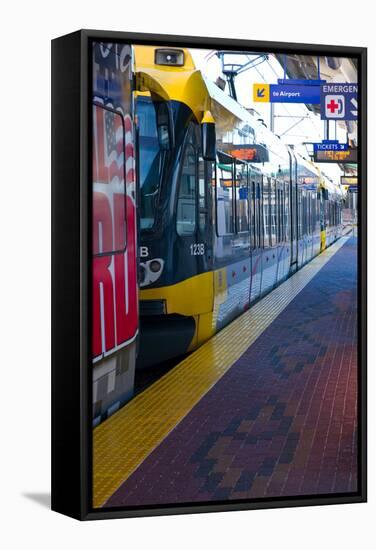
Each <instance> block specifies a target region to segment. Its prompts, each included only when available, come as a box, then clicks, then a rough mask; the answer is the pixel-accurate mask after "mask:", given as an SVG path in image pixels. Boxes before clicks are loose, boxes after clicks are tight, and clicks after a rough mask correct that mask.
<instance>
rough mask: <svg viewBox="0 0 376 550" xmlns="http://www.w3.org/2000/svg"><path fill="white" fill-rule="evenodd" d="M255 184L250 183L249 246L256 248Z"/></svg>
mask: <svg viewBox="0 0 376 550" xmlns="http://www.w3.org/2000/svg"><path fill="white" fill-rule="evenodd" d="M255 199H256V184H255V182H254V181H251V182H250V200H251V203H250V220H249V221H250V228H249V231H250V237H251V246H252V247H253V248H256V246H257V243H256V201H255Z"/></svg>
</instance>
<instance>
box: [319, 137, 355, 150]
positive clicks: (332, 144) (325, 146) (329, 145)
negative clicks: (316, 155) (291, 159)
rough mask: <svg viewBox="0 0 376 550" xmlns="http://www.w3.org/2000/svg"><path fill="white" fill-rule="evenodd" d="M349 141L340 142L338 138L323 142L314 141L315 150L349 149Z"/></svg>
mask: <svg viewBox="0 0 376 550" xmlns="http://www.w3.org/2000/svg"><path fill="white" fill-rule="evenodd" d="M348 148H349V145H348V143H339V141H337V140H329V139H326V140H322V142H321V143H314V144H313V150H314V151H315V152H317V151H347V150H348Z"/></svg>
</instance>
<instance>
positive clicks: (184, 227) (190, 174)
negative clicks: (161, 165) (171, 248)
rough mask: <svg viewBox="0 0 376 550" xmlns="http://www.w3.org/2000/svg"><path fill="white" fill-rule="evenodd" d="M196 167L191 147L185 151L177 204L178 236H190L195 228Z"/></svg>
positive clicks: (193, 151)
mask: <svg viewBox="0 0 376 550" xmlns="http://www.w3.org/2000/svg"><path fill="white" fill-rule="evenodd" d="M196 178H197V165H196V155H195V150H194V148H193V146H192V145H190V144H189V145H188V146H187V147H186V149H185V154H184V161H183V166H182V171H181V175H180V184H179V195H178V202H177V218H176V230H177V232H178V234H179V235H181V236H185V235H192V234H193V233H194V231H195V228H196Z"/></svg>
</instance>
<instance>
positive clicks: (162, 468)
mask: <svg viewBox="0 0 376 550" xmlns="http://www.w3.org/2000/svg"><path fill="white" fill-rule="evenodd" d="M356 253H357V242H356V238H352V239H350V240H349V241H348V242H347V243H346V244H345V245H344V246H343V247H342V248H341V249H340V250H339V251H338V252H337V254H336V255H335V256H334V257H333V258H332V259H331V260H330V261H329V262H328V263H327V264H326V265H325V266H324V267H323V268H322V269H321V270H320V271H319V273H318V274H317V275H316V277H315V278H314V279H313V280H312V281H311V282H310V283H309V284H308V285H307V286H306V287H305V288H304V289H303V290H302V292H301V293H300V294H299V295H298V296H297V298H295V299H294V300H293V301H292V302H291V303H290V305H289V306H288V307H287V308H286V309H285V310H284V311H283V313H281V314H280V315H279V317H278V318H277V319H276V320H275V321H274V322H273V323H272V325H271V326H269V327H268V329H267V330H266V331H265V332H264V333H263V334H262V335H261V336H260V337H259V338H258V340H257V341H256V342H255V343H254V345H253V346H251V348H250V349H248V350H247V351H246V352H245V353H244V354H243V355H242V357H241V358H240V359H239V360H238V361H237V362H236V363H235V364H234V366H233V367H232V368H231V369H230V370H229V371H228V372H227V373H226V374H225V375H224V376H223V378H221V379H220V380H219V382H218V383H217V384H216V385H215V386H214V387H213V388H212V389H211V390H210V391H209V392H208V393H207V394H206V395H205V397H204V398H203V399H202V400H201V401H200V403H198V404H197V405H196V406H195V407H194V408H193V409H192V410H191V412H190V413H189V414H188V415H187V416H186V417H185V418H184V419H183V420H182V422H180V424H178V425H177V427H176V428H175V429H174V430H173V431H172V432H171V433H170V434H169V435H168V437H167V438H166V439H165V440H164V441H163V442H162V443H161V444H160V445H159V446H158V447H157V448H156V449H155V450H154V451H153V452H152V453H151V454H150V455H149V456H148V458H147V459H146V460H145V461H144V462H143V463H142V464H141V465H140V466H139V468H138V469H137V470H136V471H135V472H134V473H133V474H132V475H131V476H130V477H129V478H128V479H127V480H126V481H125V482H124V483H123V485H122V486H121V487H120V488H119V489H118V490H117V491H116V492H115V493H114V494H113V496H112V497H111V498H110V499H109V500H108V501H107V503H106V506H131V505H147V504H169V503H178V502H180V503H189V502H200V501H211V500H228V499H242V498H247V499H249V498H260V497H279V496H295V495H314V494H323V493H337V492H351V491H356V490H357V434H356V420H357V418H356V410H357V402H356V401H357V332H356V331H357V318H356V308H357V302H356V276H357V275H356V261H357V257H356Z"/></svg>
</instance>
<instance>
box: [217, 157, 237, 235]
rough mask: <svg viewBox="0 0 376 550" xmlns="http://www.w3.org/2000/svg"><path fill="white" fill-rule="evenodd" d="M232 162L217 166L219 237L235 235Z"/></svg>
mask: <svg viewBox="0 0 376 550" xmlns="http://www.w3.org/2000/svg"><path fill="white" fill-rule="evenodd" d="M232 167H233V165H232V162H231V163H229V164H221V163H219V164H218V166H217V228H218V235H220V236H221V235H229V234H232V233H234V221H235V220H234V205H233V202H234V189H233V170H232Z"/></svg>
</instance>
